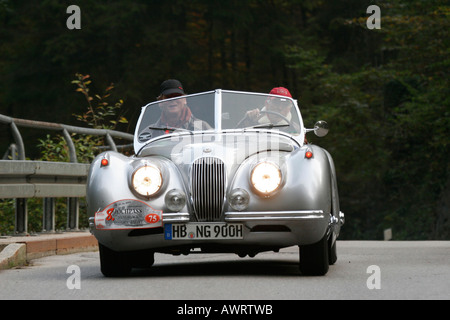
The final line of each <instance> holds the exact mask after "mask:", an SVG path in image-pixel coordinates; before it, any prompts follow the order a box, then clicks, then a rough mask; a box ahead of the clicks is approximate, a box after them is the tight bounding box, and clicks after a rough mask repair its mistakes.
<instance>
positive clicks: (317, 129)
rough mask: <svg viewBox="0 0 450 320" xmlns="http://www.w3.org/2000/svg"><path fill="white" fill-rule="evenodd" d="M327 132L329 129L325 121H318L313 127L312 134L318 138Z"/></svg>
mask: <svg viewBox="0 0 450 320" xmlns="http://www.w3.org/2000/svg"><path fill="white" fill-rule="evenodd" d="M328 130H329V127H328V123H327V122H326V121H323V120H320V121H317V122H316V124H315V125H314V133H315V134H316V136H318V137H325V136H326V135H327V134H328Z"/></svg>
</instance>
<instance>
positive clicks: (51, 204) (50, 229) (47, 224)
mask: <svg viewBox="0 0 450 320" xmlns="http://www.w3.org/2000/svg"><path fill="white" fill-rule="evenodd" d="M42 209H43V216H42V232H45V233H54V232H55V212H56V210H55V198H44V199H43V208H42Z"/></svg>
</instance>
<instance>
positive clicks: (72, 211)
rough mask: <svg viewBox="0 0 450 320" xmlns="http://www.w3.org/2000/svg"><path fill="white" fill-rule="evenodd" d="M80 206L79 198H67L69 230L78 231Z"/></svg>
mask: <svg viewBox="0 0 450 320" xmlns="http://www.w3.org/2000/svg"><path fill="white" fill-rule="evenodd" d="M79 209H80V204H79V200H78V198H67V229H69V230H70V231H78V230H79V229H78V220H79V219H78V217H79V214H78V213H79Z"/></svg>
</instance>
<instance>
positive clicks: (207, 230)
mask: <svg viewBox="0 0 450 320" xmlns="http://www.w3.org/2000/svg"><path fill="white" fill-rule="evenodd" d="M243 233H244V227H243V225H242V224H239V223H235V224H227V223H188V224H166V225H165V226H164V238H165V239H166V240H220V239H225V240H226V239H243V237H244V236H243Z"/></svg>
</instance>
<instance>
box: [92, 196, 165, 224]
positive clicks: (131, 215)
mask: <svg viewBox="0 0 450 320" xmlns="http://www.w3.org/2000/svg"><path fill="white" fill-rule="evenodd" d="M157 227H162V210H155V209H153V208H152V207H150V206H149V205H148V204H146V203H145V202H142V201H139V200H133V199H124V200H119V201H116V202H113V203H111V204H109V205H108V206H106V208H104V209H103V210H101V211H97V212H96V213H95V228H96V229H100V230H118V229H145V228H157Z"/></svg>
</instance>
